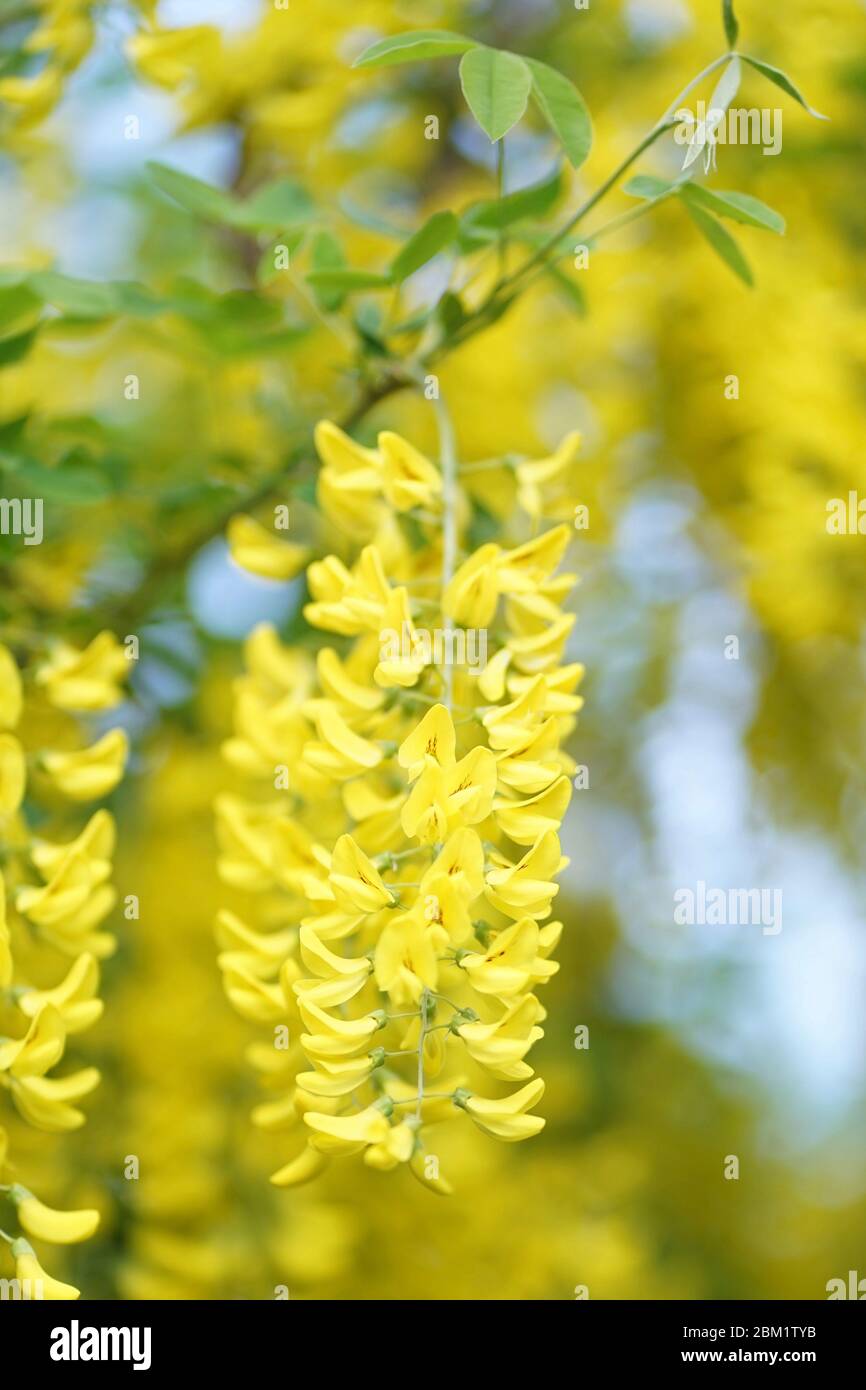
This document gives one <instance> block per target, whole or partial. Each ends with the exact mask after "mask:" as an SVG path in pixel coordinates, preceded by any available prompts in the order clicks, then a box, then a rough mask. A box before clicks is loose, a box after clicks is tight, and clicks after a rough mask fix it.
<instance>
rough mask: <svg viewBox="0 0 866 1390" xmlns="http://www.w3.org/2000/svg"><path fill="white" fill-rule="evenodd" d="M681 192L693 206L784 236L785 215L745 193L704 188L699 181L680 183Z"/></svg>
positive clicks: (744, 224) (746, 225)
mask: <svg viewBox="0 0 866 1390" xmlns="http://www.w3.org/2000/svg"><path fill="white" fill-rule="evenodd" d="M681 196H682V197H683V198H684V199H685V201H686V202H687V203H690V204H692V206H695V207H700V208H704V209H706V211H707V212H714V213H716V215H717V216H719V217H729V218H730V219H731V221H732V222H740V223H741V224H742V225H743V226H744V227H760V228H761V229H762V230H763V231H767V232H775V233H776V234H777V236H784V233H785V219H784V217H782V216H780V214H779V213H778V212H774V210H773V209H772V208H768V207H767V204H766V203H762V202H761V200H760V199H759V198H753V197H752V196H751V195H750V194H748V193H733V192H727V191H723V190H722V189H717V188H705V187H704V186H703V184H699V183H686V184H683V187H682V190H681Z"/></svg>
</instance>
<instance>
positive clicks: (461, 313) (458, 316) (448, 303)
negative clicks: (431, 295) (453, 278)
mask: <svg viewBox="0 0 866 1390" xmlns="http://www.w3.org/2000/svg"><path fill="white" fill-rule="evenodd" d="M436 316H437V318H438V319H439V322H440V323H441V325H442V328H443V330H444V332H445V335H446V337H450V335H451V334H452V333H456V332H457V330H458V328H462V327H463V324H464V323H465V322H466V310H465V309H464V307H463V302H462V300H461V298H460V296H459V295H458V294H455V293H454V291H453V290H446V291H445V293H444V294H443V296H442V298H441V299H440V300H439V303H438V304H437V306H436Z"/></svg>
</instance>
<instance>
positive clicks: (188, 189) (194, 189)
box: [147, 160, 237, 222]
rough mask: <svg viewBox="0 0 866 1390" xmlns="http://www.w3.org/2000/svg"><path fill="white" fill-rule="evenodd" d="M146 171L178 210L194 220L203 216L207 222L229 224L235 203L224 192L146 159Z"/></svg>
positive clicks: (178, 170)
mask: <svg viewBox="0 0 866 1390" xmlns="http://www.w3.org/2000/svg"><path fill="white" fill-rule="evenodd" d="M147 170H148V173H149V174H150V176H151V178H152V179H153V182H154V183H155V184H156V186H157V188H159V189H160V190H161V191H162V192H163V193H167V194H168V196H169V197H170V198H173V199H174V201H175V202H176V203H180V205H181V207H182V208H185V209H186V211H187V212H191V213H192V214H193V215H194V216H195V217H203V218H204V219H205V220H206V221H208V222H230V221H231V220H232V216H233V215H234V213H235V211H236V208H237V204H236V203H235V201H234V199H233V198H231V197H230V196H229V194H228V193H223V191H222V189H220V188H214V187H213V185H212V184H209V183H203V182H202V180H201V179H195V178H193V177H192V175H191V174H183V173H181V171H180V169H171V168H170V167H169V166H168V165H167V164H159V163H156V162H155V161H154V160H150V161H149V162H148V164H147Z"/></svg>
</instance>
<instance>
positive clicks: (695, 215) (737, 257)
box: [685, 202, 755, 286]
mask: <svg viewBox="0 0 866 1390" xmlns="http://www.w3.org/2000/svg"><path fill="white" fill-rule="evenodd" d="M685 206H686V209H687V211H688V214H689V216H690V217H691V219H692V221H693V222H694V224H695V226H696V227H697V228H698V230H699V231H700V232H701V233H702V234H703V235H704V236H705V237H706V239H707V241H708V242H709V243H710V245H711V246H712V248H713V250H714V251H715V252H716V254H717V255H719V256H721V258H722V260H723V261H724V262H725V264H726V265H727V266H729V267H730V268H731V270H732V271H733V272H734V274H735V275H738V276H739V277H740V279H741V280H742V281H743V282H744V283H745V284H746V285H749V286H751V285H753V284H754V283H755V282H754V277H753V276H752V272H751V269H750V267H749V263H748V261H747V260H746V258H745V256H744V255H743V253H742V251H741V250H740V248H739V246H738V245H737V243H736V242H735V241H734V238H733V237H732V236H731V234H730V232H729V231H727V230H726V229H725V228H724V227H723V226H722V224H721V222H717V221H716V219H715V217H713V215H712V213H709V212H706V211H705V210H704V209H703V208H702V207H698V206H697V204H693V203H689V202H687V203H686V205H685Z"/></svg>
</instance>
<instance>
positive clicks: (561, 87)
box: [525, 58, 592, 169]
mask: <svg viewBox="0 0 866 1390" xmlns="http://www.w3.org/2000/svg"><path fill="white" fill-rule="evenodd" d="M525 62H526V64H527V66H528V68H529V70H530V73H531V74H532V95H533V97H534V98H535V102H536V104H537V106H538V109H539V110H540V112H541V114H542V116H543V117H544V119H545V120H546V121H547V124H548V125H549V126H550V128H551V130H552V131H553V133H554V135H555V136H556V137H557V139H558V140H559V141H560V143H561V145H562V148H563V149H564V150H565V153H566V155H567V156H568V159H569V162H570V163H571V164H572V165H573V166H574V168H575V169H579V168H580V166H581V164H583V162H584V160H585V159H586V157H587V155H588V154H589V151H590V149H591V148H592V119H591V117H590V114H589V111H588V109H587V106H586V102H585V101H584V99H583V97H582V96H581V95H580V92H579V91H578V90H577V88H576V87H575V86H574V83H572V82H569V80H568V78H567V77H565V76H564V75H563V74H562V73H561V72H557V70H556V68H551V67H548V65H547V63H541V62H539V60H538V59H537V58H527V59H525Z"/></svg>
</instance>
